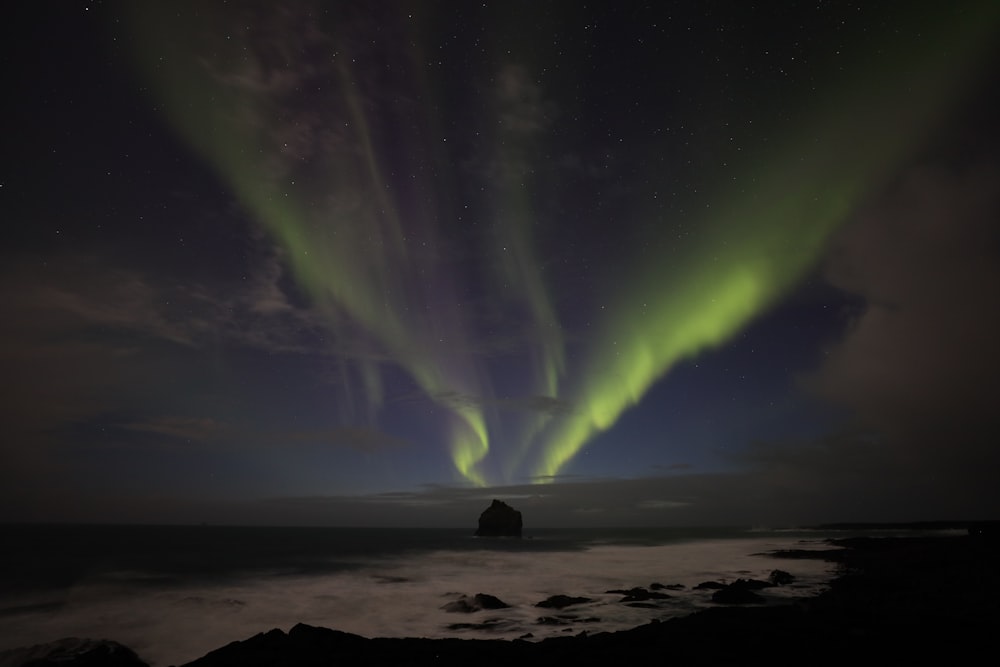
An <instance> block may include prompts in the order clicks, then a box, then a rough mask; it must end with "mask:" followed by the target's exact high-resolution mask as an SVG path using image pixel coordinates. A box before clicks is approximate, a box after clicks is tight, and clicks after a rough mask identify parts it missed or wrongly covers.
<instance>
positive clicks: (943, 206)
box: [806, 167, 1000, 447]
mask: <svg viewBox="0 0 1000 667" xmlns="http://www.w3.org/2000/svg"><path fill="white" fill-rule="evenodd" d="M998 219H1000V169H997V168H996V167H978V168H970V169H967V170H965V171H957V170H948V169H945V168H941V167H923V168H914V169H912V170H910V171H909V172H908V173H906V174H905V175H904V176H903V177H902V178H900V179H899V180H898V181H897V182H896V184H895V185H894V186H893V187H892V188H890V189H889V190H888V191H887V192H886V193H885V194H884V195H882V196H881V197H879V198H877V199H876V200H874V201H873V202H872V203H871V204H870V205H869V206H868V207H867V208H866V209H865V210H863V211H861V213H860V214H859V215H858V217H857V220H856V221H855V223H854V224H853V225H851V226H850V227H849V228H847V229H846V230H844V232H843V234H842V235H841V236H840V238H839V239H838V242H837V243H836V245H835V246H834V249H833V251H832V253H831V256H830V259H829V262H828V265H827V276H828V278H829V280H830V282H831V283H832V284H833V285H835V286H837V287H839V288H841V289H844V290H846V291H848V292H851V293H854V294H857V295H859V296H860V297H862V298H863V299H864V300H865V303H866V305H865V308H864V310H863V311H862V312H861V313H860V314H859V315H858V316H857V317H856V319H855V320H854V321H853V322H852V324H851V326H850V328H849V330H848V332H847V334H846V336H845V337H844V338H843V340H841V341H840V342H839V343H838V344H836V345H834V346H833V347H832V348H831V349H830V350H829V351H828V354H827V355H826V358H825V360H824V362H823V364H822V367H821V368H820V369H819V370H818V372H816V373H815V374H814V375H812V376H811V377H809V378H807V381H806V385H807V386H808V387H809V388H810V389H812V390H813V391H814V392H816V393H817V394H818V395H819V396H821V397H823V398H825V399H827V400H829V401H832V402H834V403H837V404H840V405H844V406H847V407H849V408H851V409H852V410H853V411H854V412H855V413H856V414H857V415H858V417H859V418H860V420H861V421H862V423H863V424H865V425H868V426H870V427H873V428H876V429H878V430H879V431H881V432H884V433H886V434H888V435H890V436H892V437H893V438H897V439H906V440H910V441H912V442H919V441H923V440H926V439H927V436H929V435H931V434H933V437H935V438H937V437H942V436H944V435H945V434H947V433H954V434H956V435H957V434H960V433H961V434H962V435H963V439H964V438H967V437H968V436H969V435H970V434H971V433H972V432H974V431H977V430H980V429H986V430H988V431H989V432H991V433H992V434H996V431H997V429H996V428H995V426H993V425H992V423H993V418H992V417H991V416H990V415H992V413H993V410H994V408H995V406H994V405H993V403H994V402H995V399H994V397H995V396H996V392H997V378H998V373H1000V348H998V346H997V344H996V341H997V340H1000V290H998V289H997V288H996V286H997V285H1000V253H998V250H1000V246H998V241H1000V237H998V233H997V220H998ZM953 446H958V447H962V445H961V444H960V442H959V443H955V444H954V445H953Z"/></svg>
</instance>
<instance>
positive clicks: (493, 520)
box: [476, 499, 521, 537]
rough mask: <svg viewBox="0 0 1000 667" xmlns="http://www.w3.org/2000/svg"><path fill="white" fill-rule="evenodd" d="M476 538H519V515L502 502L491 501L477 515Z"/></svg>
mask: <svg viewBox="0 0 1000 667" xmlns="http://www.w3.org/2000/svg"><path fill="white" fill-rule="evenodd" d="M476 537H521V513H520V512H518V511H517V510H516V509H514V508H513V507H511V506H510V505H508V504H507V503H505V502H503V501H502V500H496V499H494V500H493V504H491V505H490V506H489V507H487V508H486V509H485V510H484V511H483V513H482V514H480V515H479V528H478V529H477V530H476Z"/></svg>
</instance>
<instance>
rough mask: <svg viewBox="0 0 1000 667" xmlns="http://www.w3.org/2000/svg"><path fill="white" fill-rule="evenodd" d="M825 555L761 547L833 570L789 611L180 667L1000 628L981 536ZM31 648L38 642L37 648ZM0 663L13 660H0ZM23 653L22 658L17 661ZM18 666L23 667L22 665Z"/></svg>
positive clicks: (762, 643) (947, 639) (757, 650)
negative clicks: (826, 583)
mask: <svg viewBox="0 0 1000 667" xmlns="http://www.w3.org/2000/svg"><path fill="white" fill-rule="evenodd" d="M825 542H826V544H827V545H829V548H825V549H816V550H796V549H788V550H781V551H776V552H770V553H768V554H767V555H768V556H769V557H771V558H773V559H774V563H775V565H776V567H779V568H780V567H781V561H783V560H795V559H803V558H808V559H820V560H824V561H827V562H831V563H835V564H837V566H838V572H837V573H836V574H835V576H834V578H833V579H832V580H831V582H830V584H829V587H828V588H827V590H825V591H824V592H822V593H820V594H818V595H816V596H813V597H809V598H801V599H795V600H793V601H791V602H789V603H788V604H779V605H767V606H751V605H720V606H718V607H713V608H709V609H704V610H701V611H697V612H694V613H692V614H689V615H687V616H681V617H676V618H671V619H668V620H663V621H653V622H650V623H647V624H644V625H641V626H638V627H635V628H632V629H628V630H620V631H616V632H599V633H593V634H590V633H588V632H587V631H586V630H585V629H584V630H582V631H581V632H579V633H577V634H575V635H567V636H561V637H551V638H546V639H543V640H539V641H523V640H506V639H460V638H448V639H424V638H370V639H369V638H365V637H361V636H358V635H352V634H349V633H345V632H340V631H337V630H332V629H327V628H322V627H313V626H308V625H303V624H299V625H296V626H295V627H293V628H291V629H290V630H289V631H288V632H284V631H282V630H277V629H275V630H271V631H269V632H263V633H260V634H257V635H254V636H252V637H250V638H248V639H244V640H242V641H236V642H232V643H230V644H228V645H226V646H223V647H221V648H218V649H216V650H214V651H211V652H209V653H207V654H206V655H204V656H202V657H200V658H198V659H196V660H194V661H192V662H188V663H185V664H184V665H183V667H228V666H230V665H232V666H235V665H241V666H250V667H253V666H254V665H260V666H262V667H263V666H264V665H317V666H318V665H327V664H331V663H333V662H341V661H343V662H346V663H347V664H350V665H385V664H407V665H459V664H461V665H466V664H470V663H471V664H474V665H507V666H509V665H512V664H516V663H518V662H521V663H527V664H542V663H546V664H556V663H566V664H568V665H598V664H606V663H609V662H611V663H615V664H618V663H621V662H622V661H646V660H649V659H651V658H652V659H657V660H661V661H670V662H677V663H678V664H685V665H686V664H693V665H702V664H704V665H717V664H738V663H745V662H746V661H747V660H755V661H756V660H765V661H767V662H771V663H776V664H792V663H800V662H805V663H811V664H817V663H818V664H831V665H832V664H838V665H839V664H843V663H844V662H846V661H849V660H857V659H858V658H859V656H870V655H879V656H885V657H886V658H891V659H892V660H893V661H899V660H905V659H911V658H912V659H914V660H918V659H919V660H921V661H922V660H925V659H926V657H927V656H928V655H929V654H934V655H938V654H940V655H942V656H948V657H949V659H954V658H955V657H958V656H962V655H970V656H971V655H973V654H975V653H976V652H977V651H979V650H981V649H986V650H992V646H991V643H990V640H991V639H992V634H993V632H995V628H997V627H1000V602H998V600H1000V572H998V570H1000V568H997V567H996V564H997V563H1000V559H998V556H1000V541H998V540H996V539H995V538H992V537H990V536H985V537H983V536H976V535H975V534H973V535H971V536H970V535H948V536H906V537H898V536H896V537H889V536H862V537H845V538H833V539H828V540H825ZM36 648H39V649H40V648H41V647H36ZM76 650H77V658H76V659H70V660H68V661H67V660H66V659H65V658H66V657H68V656H66V655H65V654H63V655H62V656H61V657H60V656H57V655H54V654H52V653H49V654H48V655H46V654H44V653H42V652H41V651H36V652H34V653H33V654H32V655H31V656H30V657H31V658H33V659H34V662H31V663H29V664H32V665H33V666H34V667H41V666H43V665H56V664H58V665H63V666H71V665H116V666H121V667H139V666H140V665H145V664H146V663H144V662H143V661H142V660H141V656H136V655H135V654H134V653H132V652H131V651H130V650H128V649H126V648H125V647H121V646H120V645H117V644H115V643H114V642H94V643H93V646H92V650H90V652H89V653H88V652H86V651H83V652H81V651H80V647H79V646H77V647H76ZM4 657H7V658H10V657H13V656H11V655H8V656H3V655H0V664H3V665H8V664H9V665H14V664H18V663H16V662H10V661H5V660H3V658H4ZM25 657H28V656H27V655H25ZM20 664H25V663H23V662H22V663H20Z"/></svg>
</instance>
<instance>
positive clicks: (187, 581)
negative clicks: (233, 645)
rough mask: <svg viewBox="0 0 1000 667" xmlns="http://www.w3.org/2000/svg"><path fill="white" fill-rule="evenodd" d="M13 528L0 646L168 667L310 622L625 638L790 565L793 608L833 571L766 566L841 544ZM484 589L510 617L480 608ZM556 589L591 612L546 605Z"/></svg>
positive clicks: (647, 532)
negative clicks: (106, 654) (77, 648)
mask: <svg viewBox="0 0 1000 667" xmlns="http://www.w3.org/2000/svg"><path fill="white" fill-rule="evenodd" d="M0 530H2V531H3V534H4V535H5V537H4V539H3V540H2V542H3V543H4V544H5V545H6V546H5V547H4V549H3V550H2V553H0V651H4V650H6V649H10V648H15V647H20V646H29V645H32V644H39V643H44V642H49V641H54V640H57V639H61V638H64V637H86V638H92V639H113V640H115V641H118V642H121V643H123V644H125V645H127V646H129V647H130V648H132V649H133V650H135V651H136V652H137V653H138V654H139V656H140V657H141V658H143V659H144V660H145V661H147V662H149V663H150V664H151V665H154V666H157V667H160V666H164V665H176V664H181V663H183V662H186V661H189V660H193V659H194V658H197V657H200V656H202V655H204V654H205V653H207V652H209V651H211V650H213V649H216V648H219V647H221V646H223V645H225V644H227V643H229V642H231V641H235V640H240V639H245V638H247V637H250V636H252V635H254V634H256V633H258V632H264V631H267V630H270V629H272V628H281V629H283V630H286V631H287V630H288V629H289V628H291V627H292V626H293V625H295V624H296V623H299V622H302V623H307V624H310V625H321V626H325V627H330V628H335V629H338V630H343V631H345V632H352V633H355V634H359V635H363V636H366V637H464V638H505V639H515V638H518V637H525V638H528V639H529V640H532V641H535V640H540V639H544V638H546V637H550V636H557V635H563V634H567V633H574V634H575V633H579V632H581V631H584V630H585V631H587V632H600V631H613V630H621V629H626V628H631V627H635V626H637V625H641V624H643V623H648V622H650V621H652V620H654V619H667V618H670V617H673V616H678V615H684V614H688V613H691V612H693V611H696V610H698V609H700V608H703V607H706V606H711V605H712V603H711V601H710V598H711V591H705V590H694V587H695V586H696V585H697V584H699V583H701V582H703V581H709V580H714V581H723V582H725V581H733V580H735V579H737V578H741V577H742V578H756V579H767V578H768V576H769V574H770V572H771V571H772V570H774V569H781V570H785V571H787V572H789V573H791V574H792V575H793V576H794V577H795V581H794V582H793V583H792V584H790V585H786V586H781V587H774V588H768V589H765V590H763V591H762V594H763V595H764V597H765V598H766V600H767V601H768V603H769V604H776V603H780V602H787V601H788V600H789V599H790V598H797V597H806V596H812V595H815V594H817V593H819V592H820V591H821V590H822V589H823V588H824V586H825V584H826V583H827V582H828V581H829V580H830V578H831V577H832V576H833V574H834V566H833V565H831V564H829V563H825V562H822V561H818V560H811V559H806V560H802V559H796V560H782V559H775V558H772V557H768V556H767V555H765V554H766V553H767V552H770V551H774V550H777V549H786V548H794V549H822V548H825V547H826V545H825V544H824V543H823V540H824V539H825V538H826V537H828V536H829V534H828V533H825V532H817V531H808V530H803V531H767V530H753V529H738V528H725V529H723V528H649V529H586V530H584V529H580V530H571V529H566V530H555V529H553V530H536V531H532V532H530V534H527V535H526V537H525V538H523V539H509V538H476V537H472V535H471V531H470V530H452V529H402V528H401V529H384V528H378V529H375V528H372V529H359V528H259V527H216V526H194V527H182V526H6V527H2V528H0ZM654 583H655V584H661V585H662V586H663V588H659V587H658V586H657V587H656V588H658V589H659V592H661V593H664V594H667V595H669V596H670V597H668V598H663V599H654V600H647V601H642V602H632V603H628V602H623V601H622V599H623V595H622V594H621V593H610V592H608V591H611V590H616V589H618V590H622V589H624V590H627V589H631V588H633V587H643V588H647V589H648V588H649V587H650V586H651V585H653V584H654ZM478 593H484V594H488V595H491V596H495V597H496V598H499V599H500V600H502V601H503V602H504V603H506V604H507V605H509V606H508V607H506V608H502V609H476V610H475V611H468V609H469V608H470V606H471V608H473V609H474V608H475V607H476V605H475V604H474V596H475V595H476V594H478ZM553 595H568V596H577V597H585V598H588V601H587V602H583V603H580V604H576V605H573V606H571V607H566V608H564V609H561V610H559V609H551V608H549V609H546V608H539V607H536V606H535V605H536V604H537V603H538V602H540V601H543V600H545V599H546V598H548V597H550V596H553ZM463 596H465V602H467V603H469V605H463V604H462V603H461V602H460V601H461V600H462V598H463ZM455 603H457V604H455ZM449 605H450V609H451V610H449ZM455 608H460V609H461V608H464V609H466V611H454V609H455Z"/></svg>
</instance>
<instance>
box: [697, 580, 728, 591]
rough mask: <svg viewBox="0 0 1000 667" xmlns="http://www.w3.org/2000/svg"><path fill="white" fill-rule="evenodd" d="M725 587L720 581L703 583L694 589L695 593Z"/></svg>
mask: <svg viewBox="0 0 1000 667" xmlns="http://www.w3.org/2000/svg"><path fill="white" fill-rule="evenodd" d="M725 587H726V585H725V584H724V583H722V582H720V581H703V582H701V583H700V584H698V585H697V586H695V587H694V589H695V590H696V591H704V590H711V589H716V588H725Z"/></svg>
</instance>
